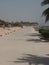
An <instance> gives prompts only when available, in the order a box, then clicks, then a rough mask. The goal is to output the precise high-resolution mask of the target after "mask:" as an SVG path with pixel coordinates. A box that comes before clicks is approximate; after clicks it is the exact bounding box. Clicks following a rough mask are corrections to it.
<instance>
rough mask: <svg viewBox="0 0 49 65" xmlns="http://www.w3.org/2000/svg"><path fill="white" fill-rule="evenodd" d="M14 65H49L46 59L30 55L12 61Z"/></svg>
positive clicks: (48, 60)
mask: <svg viewBox="0 0 49 65" xmlns="http://www.w3.org/2000/svg"><path fill="white" fill-rule="evenodd" d="M13 62H14V63H28V65H32V64H34V65H39V64H42V65H49V58H48V57H40V56H36V55H31V54H25V55H24V57H22V58H18V59H17V61H13Z"/></svg>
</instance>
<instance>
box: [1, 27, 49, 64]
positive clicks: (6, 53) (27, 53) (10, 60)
mask: <svg viewBox="0 0 49 65" xmlns="http://www.w3.org/2000/svg"><path fill="white" fill-rule="evenodd" d="M33 64H35V65H38V64H43V65H49V42H44V41H43V40H40V38H39V34H38V32H37V31H35V30H34V28H32V27H27V28H26V27H24V28H23V29H21V30H17V31H15V32H12V33H10V34H9V35H5V36H3V37H0V65H33Z"/></svg>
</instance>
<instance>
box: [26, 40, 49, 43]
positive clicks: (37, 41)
mask: <svg viewBox="0 0 49 65" xmlns="http://www.w3.org/2000/svg"><path fill="white" fill-rule="evenodd" d="M26 41H29V42H36V43H40V42H49V41H47V40H45V39H27V40H26Z"/></svg>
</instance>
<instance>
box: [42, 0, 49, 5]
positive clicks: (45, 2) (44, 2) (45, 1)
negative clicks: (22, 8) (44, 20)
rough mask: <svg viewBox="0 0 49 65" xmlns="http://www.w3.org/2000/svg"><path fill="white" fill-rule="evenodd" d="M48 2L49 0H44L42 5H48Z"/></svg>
mask: <svg viewBox="0 0 49 65" xmlns="http://www.w3.org/2000/svg"><path fill="white" fill-rule="evenodd" d="M47 4H49V0H43V2H42V3H41V5H42V6H44V5H47Z"/></svg>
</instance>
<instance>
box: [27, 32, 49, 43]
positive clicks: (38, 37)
mask: <svg viewBox="0 0 49 65" xmlns="http://www.w3.org/2000/svg"><path fill="white" fill-rule="evenodd" d="M27 36H32V37H31V38H30V39H27V40H26V41H33V42H37V43H38V42H49V40H46V39H45V38H43V37H42V36H41V35H40V34H39V33H32V34H31V33H30V34H28V35H27Z"/></svg>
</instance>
